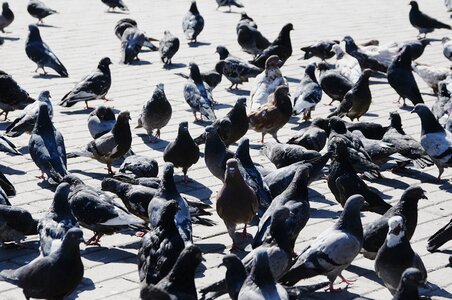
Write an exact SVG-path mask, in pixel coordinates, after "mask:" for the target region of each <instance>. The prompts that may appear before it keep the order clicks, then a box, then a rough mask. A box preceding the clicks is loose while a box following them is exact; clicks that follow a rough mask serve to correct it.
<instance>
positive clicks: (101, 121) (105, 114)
mask: <svg viewBox="0 0 452 300" xmlns="http://www.w3.org/2000/svg"><path fill="white" fill-rule="evenodd" d="M115 124H116V117H115V113H114V111H113V109H111V107H109V106H104V105H100V106H98V107H96V109H95V110H93V111H92V112H91V113H90V114H89V116H88V130H89V133H90V134H91V137H92V138H93V139H97V138H99V137H101V136H103V135H104V134H106V133H107V132H110V131H111V130H112V129H113V127H114V126H115Z"/></svg>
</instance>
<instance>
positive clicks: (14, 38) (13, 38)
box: [0, 36, 20, 41]
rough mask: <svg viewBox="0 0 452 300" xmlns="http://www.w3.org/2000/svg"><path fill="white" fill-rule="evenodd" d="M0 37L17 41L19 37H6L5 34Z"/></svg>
mask: <svg viewBox="0 0 452 300" xmlns="http://www.w3.org/2000/svg"><path fill="white" fill-rule="evenodd" d="M0 38H2V39H4V40H5V41H18V40H20V38H19V37H7V36H2V37H0Z"/></svg>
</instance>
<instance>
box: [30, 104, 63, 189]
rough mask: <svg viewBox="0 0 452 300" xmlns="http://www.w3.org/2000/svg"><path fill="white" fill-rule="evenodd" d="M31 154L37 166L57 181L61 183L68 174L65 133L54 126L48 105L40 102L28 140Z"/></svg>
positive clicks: (42, 173)
mask: <svg viewBox="0 0 452 300" xmlns="http://www.w3.org/2000/svg"><path fill="white" fill-rule="evenodd" d="M28 149H29V151H30V156H31V158H32V159H33V161H34V163H35V164H36V166H37V167H38V168H39V169H40V170H41V176H39V177H38V178H41V179H45V175H47V177H48V178H51V179H52V180H53V181H55V182H56V183H60V182H61V181H62V180H63V177H64V176H65V175H66V174H68V172H67V162H66V148H65V146H64V138H63V135H62V134H61V133H60V132H59V131H58V130H57V129H56V128H55V127H54V126H53V124H52V120H50V116H49V111H48V107H47V105H46V104H44V103H42V102H40V103H39V112H38V117H37V119H36V123H35V126H34V128H33V131H32V133H31V136H30V140H29V142H28Z"/></svg>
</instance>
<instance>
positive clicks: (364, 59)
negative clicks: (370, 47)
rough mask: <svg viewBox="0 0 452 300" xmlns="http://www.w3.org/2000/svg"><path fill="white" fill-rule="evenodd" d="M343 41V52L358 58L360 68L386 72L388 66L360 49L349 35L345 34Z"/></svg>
mask: <svg viewBox="0 0 452 300" xmlns="http://www.w3.org/2000/svg"><path fill="white" fill-rule="evenodd" d="M343 41H344V42H345V52H347V53H348V54H350V55H351V56H353V57H354V58H356V59H357V60H358V62H359V65H360V66H361V69H362V70H364V69H371V70H372V71H374V72H382V73H386V72H387V70H388V67H387V66H385V65H383V64H381V63H380V62H378V60H376V59H374V58H373V57H370V56H369V55H368V54H367V53H365V52H364V51H363V50H361V49H360V48H359V47H358V45H356V43H355V41H354V40H353V38H352V37H351V36H348V35H347V36H345V37H344V38H343Z"/></svg>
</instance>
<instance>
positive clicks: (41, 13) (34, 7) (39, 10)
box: [27, 0, 58, 24]
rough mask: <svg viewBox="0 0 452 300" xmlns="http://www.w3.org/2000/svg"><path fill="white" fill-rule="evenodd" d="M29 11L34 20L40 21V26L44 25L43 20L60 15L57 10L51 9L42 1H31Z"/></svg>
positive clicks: (28, 6)
mask: <svg viewBox="0 0 452 300" xmlns="http://www.w3.org/2000/svg"><path fill="white" fill-rule="evenodd" d="M27 11H28V13H29V14H30V15H31V16H32V17H33V18H36V19H38V24H39V23H41V24H44V21H42V19H44V18H46V17H48V16H50V15H53V14H57V13H58V12H57V11H56V10H54V9H51V8H50V7H48V6H47V5H45V3H44V2H42V1H40V0H30V1H29V2H28V5H27Z"/></svg>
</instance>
